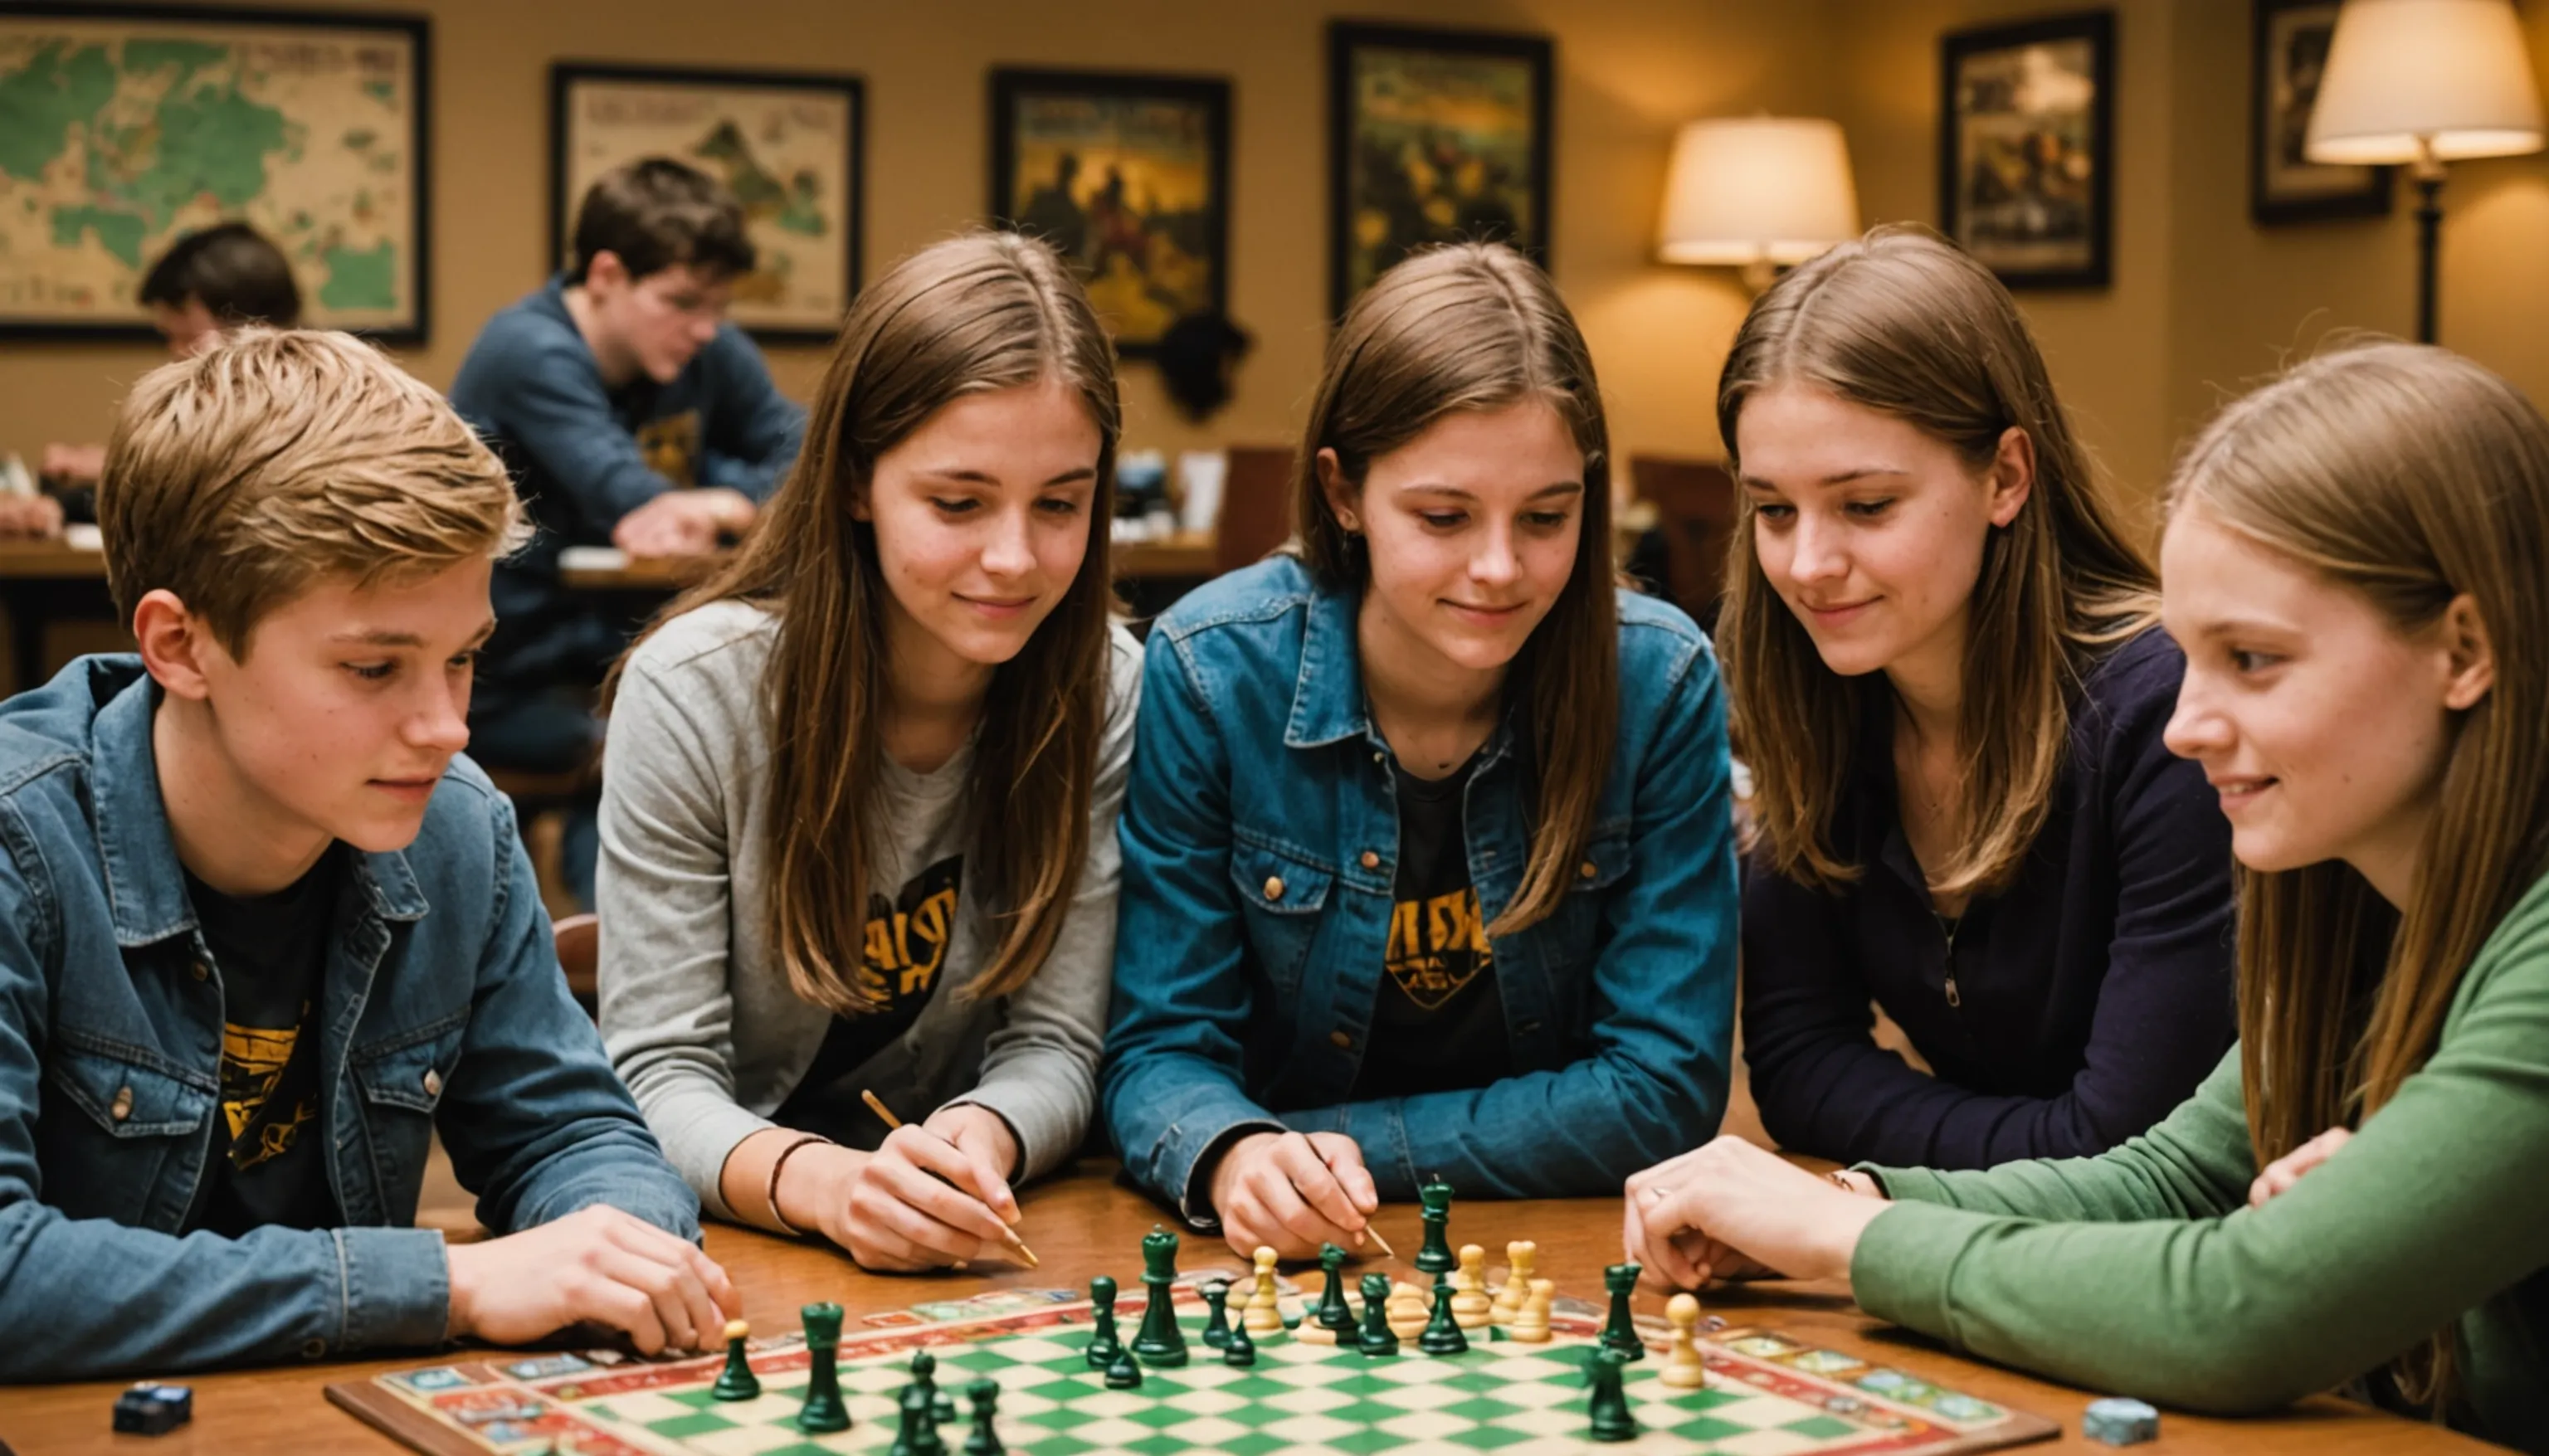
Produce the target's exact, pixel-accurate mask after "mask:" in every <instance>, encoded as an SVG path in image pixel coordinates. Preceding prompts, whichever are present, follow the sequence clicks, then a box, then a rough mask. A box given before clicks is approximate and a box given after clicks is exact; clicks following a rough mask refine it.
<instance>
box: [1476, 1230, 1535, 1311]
mask: <svg viewBox="0 0 2549 1456" xmlns="http://www.w3.org/2000/svg"><path fill="white" fill-rule="evenodd" d="M1539 1256H1540V1245H1539V1244H1536V1243H1533V1242H1532V1241H1531V1240H1529V1239H1527V1238H1517V1239H1515V1240H1514V1241H1513V1242H1511V1243H1508V1244H1506V1245H1505V1265H1506V1268H1505V1282H1504V1286H1503V1287H1502V1288H1500V1289H1498V1290H1497V1291H1496V1302H1495V1304H1494V1305H1493V1306H1491V1307H1490V1311H1489V1314H1488V1317H1487V1318H1489V1319H1493V1320H1494V1321H1495V1322H1496V1323H1498V1324H1511V1323H1513V1322H1514V1317H1515V1316H1517V1315H1519V1314H1521V1313H1522V1302H1523V1300H1524V1298H1525V1297H1526V1296H1528V1295H1529V1294H1530V1293H1531V1274H1532V1264H1533V1261H1534V1260H1536V1259H1538V1258H1539Z"/></svg>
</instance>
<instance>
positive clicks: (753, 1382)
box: [708, 1319, 761, 1401]
mask: <svg viewBox="0 0 2549 1456" xmlns="http://www.w3.org/2000/svg"><path fill="white" fill-rule="evenodd" d="M751 1333H752V1326H751V1325H749V1324H746V1323H745V1322H743V1321H742V1320H740V1319H728V1320H727V1321H725V1369H724V1370H722V1371H719V1372H718V1374H717V1378H716V1384H715V1385H713V1386H710V1387H708V1399H710V1400H712V1401H750V1400H755V1399H758V1398H759V1397H760V1395H761V1378H760V1377H759V1376H756V1375H754V1374H753V1373H752V1362H751V1361H750V1360H749V1359H747V1358H745V1356H744V1353H743V1342H744V1339H745V1337H746V1336H748V1335H750V1334H751Z"/></svg>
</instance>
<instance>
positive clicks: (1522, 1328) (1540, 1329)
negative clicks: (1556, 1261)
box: [1511, 1279, 1558, 1345]
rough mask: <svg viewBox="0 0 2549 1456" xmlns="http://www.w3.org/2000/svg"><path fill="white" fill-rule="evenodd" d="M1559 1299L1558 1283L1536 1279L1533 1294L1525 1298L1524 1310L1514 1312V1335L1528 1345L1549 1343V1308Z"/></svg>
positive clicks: (1532, 1288)
mask: <svg viewBox="0 0 2549 1456" xmlns="http://www.w3.org/2000/svg"><path fill="white" fill-rule="evenodd" d="M1557 1298H1558V1281H1556V1280H1554V1279H1535V1280H1533V1281H1532V1282H1531V1293H1530V1294H1529V1295H1527V1296H1525V1297H1524V1299H1523V1302H1522V1308H1521V1309H1520V1310H1517V1311H1515V1312H1514V1322H1513V1329H1512V1331H1511V1332H1512V1334H1513V1337H1514V1338H1515V1339H1518V1340H1520V1341H1522V1342H1523V1343H1524V1344H1527V1345H1545V1344H1547V1343H1549V1307H1550V1304H1551V1302H1552V1301H1554V1300H1556V1299H1557Z"/></svg>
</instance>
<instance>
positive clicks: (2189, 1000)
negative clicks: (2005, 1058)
mask: <svg viewBox="0 0 2549 1456" xmlns="http://www.w3.org/2000/svg"><path fill="white" fill-rule="evenodd" d="M2170 656H2171V657H2172V658H2173V656H2174V655H2173V653H2172V654H2171V655H2170ZM2155 657H2156V655H2154V657H2153V658H2149V659H2145V661H2144V662H2143V663H2141V664H2138V665H2136V676H2146V675H2147V674H2148V673H2150V672H2154V671H2160V670H2163V669H2166V668H2169V667H2171V666H2173V665H2171V664H2163V663H2161V662H2159V661H2157V660H2155ZM2175 682H2176V678H2175V673H2174V671H2169V672H2168V675H2167V681H2166V683H2164V684H2155V683H2151V682H2145V683H2143V684H2141V687H2140V690H2135V691H2132V692H2130V693H2129V694H2125V695H2123V696H2120V698H2114V699H2109V700H2108V702H2107V703H2106V705H2105V706H2104V707H2103V708H2102V707H2101V706H2100V705H2099V704H2097V703H2095V702H2093V703H2091V704H2090V705H2089V706H2088V707H2087V709H2086V710H2087V711H2114V712H2116V713H2117V714H2118V715H2119V716H2118V721H2117V722H2115V724H2114V725H2113V729H2112V732H2111V733H2110V734H2109V735H2108V736H2107V737H2106V739H2105V751H2104V753H2103V755H2102V756H2101V758H2100V760H2099V762H2098V763H2096V764H2095V765H2093V766H2088V768H2087V769H2086V770H2082V771H2079V772H2094V773H2095V774H2097V775H2098V777H2097V779H2096V780H2095V783H2096V788H2095V790H2094V791H2096V792H2099V793H2102V794H2103V795H2104V796H2105V798H2106V804H2105V814H2106V819H2107V823H2108V824H2109V825H2110V827H2111V831H2112V834H2111V839H2110V841H2109V843H2108V844H2107V845H2106V846H2105V849H2106V852H2107V854H2108V855H2109V856H2110V857H2111V865H2109V866H2107V867H2108V868H2109V869H2110V870H2111V872H2109V873H2105V874H2082V873H2073V874H2071V875H2068V876H2066V878H2065V883H2066V886H2067V887H2068V889H2069V891H2070V892H2071V893H2084V892H2085V893H2109V892H2111V893H2113V894H2114V895H2115V897H2116V906H2115V931H2114V934H2113V937H2112V939H2111V940H2110V942H2109V944H2108V947H2107V959H2106V963H2105V964H2104V966H2103V967H2096V966H2091V967H2078V966H2057V965H2051V964H2048V965H2046V966H2045V968H2044V973H2045V975H2046V976H2048V977H2052V976H2058V975H2099V976H2100V979H2099V981H2098V985H2097V1004H2096V1011H2095V1013H2094V1015H2093V1017H2092V1019H2091V1023H2090V1030H2089V1036H2088V1041H2087V1044H2086V1046H2085V1047H2084V1049H2083V1059H2082V1065H2081V1069H2080V1070H2079V1072H2078V1073H2077V1074H2076V1075H2075V1076H2074V1077H2073V1079H2072V1082H2071V1085H2070V1086H2069V1087H2068V1088H2066V1089H2065V1090H2063V1091H2062V1092H2061V1093H2060V1094H2059V1095H2056V1096H2049V1097H2012V1096H1999V1095H1992V1094H1987V1093H1982V1092H1976V1091H1972V1090H1970V1089H1968V1088H1965V1087H1961V1086H1957V1085H1955V1084H1953V1083H1950V1082H1947V1081H1945V1080H1943V1079H1940V1078H1936V1077H1932V1076H1928V1075H1925V1074H1923V1073H1922V1072H1920V1071H1917V1070H1915V1069H1914V1068H1913V1067H1912V1066H1911V1065H1909V1064H1908V1063H1906V1062H1905V1061H1904V1060H1903V1058H1902V1057H1900V1056H1898V1055H1896V1054H1895V1053H1894V1052H1892V1051H1890V1050H1888V1049H1886V1048H1884V1047H1879V1046H1877V1045H1876V1043H1875V1042H1874V1040H1873V1038H1872V1036H1871V1031H1872V1029H1873V1027H1874V1024H1875V1014H1874V1011H1873V1009H1872V1007H1871V1004H1870V991H1869V986H1870V983H1871V980H1872V979H1873V978H1875V977H1874V976H1873V975H1872V974H1871V970H1870V968H1869V967H1866V966H1862V965H1860V964H1858V963H1857V956H1858V955H1859V954H1860V953H1859V952H1858V951H1856V950H1854V949H1853V948H1852V944H1851V943H1852V942H1853V941H1855V940H1857V939H1859V938H1855V937H1846V936H1845V934H1844V931H1843V927H1844V926H1845V925H1846V924H1847V922H1848V909H1847V907H1846V906H1844V905H1843V904H1841V903H1840V902H1839V901H1837V900H1836V899H1835V897H1833V896H1829V895H1825V894H1822V893H1819V892H1817V891H1814V890H1811V889H1808V888H1806V887H1804V886H1802V885H1799V884H1797V883H1795V882H1793V881H1791V880H1788V879H1785V878H1784V877H1782V876H1780V875H1778V874H1776V873H1773V872H1771V871H1769V870H1768V869H1767V868H1764V867H1760V866H1747V873H1746V882H1745V893H1744V952H1745V986H1744V993H1745V996H1744V1049H1745V1059H1746V1061H1747V1063H1748V1065H1749V1067H1750V1073H1751V1088H1752V1095H1753V1099H1754V1101H1755V1103H1756V1104H1757V1105H1758V1106H1759V1108H1760V1112H1761V1121H1762V1125H1763V1127H1764V1128H1765V1129H1766V1130H1767V1131H1768V1132H1769V1134H1770V1136H1771V1137H1772V1138H1775V1139H1777V1141H1778V1142H1779V1144H1780V1145H1781V1146H1782V1147H1786V1148H1789V1149H1792V1150H1794V1151H1799V1152H1805V1153H1811V1154H1814V1155H1816V1156H1821V1157H1832V1158H1839V1159H1841V1160H1842V1161H1844V1162H1858V1161H1871V1162H1879V1163H1887V1164H1892V1165H1896V1166H1917V1167H1932V1168H1984V1167H1991V1166H1995V1165H1997V1164H1999V1163H2004V1162H2009V1161H2013V1160H2016V1159H2020V1158H2049V1157H2084V1156H2089V1155H2091V1154H2095V1153H2099V1152H2103V1151H2105V1150H2107V1149H2108V1148H2110V1147H2113V1146H2115V1145H2116V1144H2118V1143H2121V1142H2123V1141H2124V1140H2125V1139H2126V1138H2131V1137H2134V1136H2136V1135H2138V1134H2140V1133H2142V1132H2145V1131H2147V1130H2148V1129H2149V1128H2150V1127H2151V1126H2153V1125H2154V1124H2156V1123H2158V1122H2159V1121H2160V1119H2161V1118H2163V1117H2164V1116H2166V1115H2167V1114H2168V1113H2169V1112H2170V1111H2171V1110H2172V1109H2174V1108H2175V1107H2177V1106H2178V1104H2180V1103H2181V1102H2183V1101H2185V1100H2186V1099H2187V1098H2188V1097H2189V1096H2191V1095H2193V1093H2194V1091H2195V1089H2196V1087H2197V1085H2198V1084H2200V1083H2201V1082H2202V1081H2203V1079H2204V1076H2205V1074H2206V1073H2207V1072H2208V1071H2210V1070H2211V1069H2212V1067H2213V1065H2214V1064H2215V1063H2216V1062H2217V1061H2218V1060H2219V1058H2220V1055H2221V1052H2222V1050H2223V1048H2224V1047H2227V1046H2228V1045H2229V1044H2230V1040H2231V1036H2232V1026H2233V1021H2234V1011H2233V1004H2232V998H2231V994H2230V965H2231V906H2230V874H2229V865H2230V832H2229V826H2228V824H2227V823H2226V822H2225V821H2224V820H2223V819H2222V817H2221V813H2220V810H2219V802H2218V799H2217V796H2216V795H2215V794H2214V792H2213V790H2212V788H2211V787H2210V786H2209V785H2208V784H2207V783H2206V782H2205V780H2204V774H2203V771H2202V770H2201V769H2200V768H2198V767H2197V766H2196V765H2194V764H2192V763H2190V762H2188V761H2186V760H2184V759H2180V758H2177V757H2176V756H2175V755H2173V754H2171V753H2169V752H2168V750H2167V748H2166V746H2165V745H2164V744H2163V743H2162V742H2161V740H2160V735H2161V731H2162V730H2163V729H2164V728H2165V727H2166V725H2167V721H2168V715H2169V713H2170V711H2171V709H2172V708H2173V706H2174V704H2175V701H2176V696H2177V694H2176V691H2175ZM2075 868H2077V866H2075ZM2109 887H2112V888H2111V889H2110V888H2109ZM1869 954H1878V953H1869ZM1900 954H1905V955H1909V954H1912V952H1911V950H1910V948H1908V947H1907V948H1903V949H1902V950H1901V952H1900Z"/></svg>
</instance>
